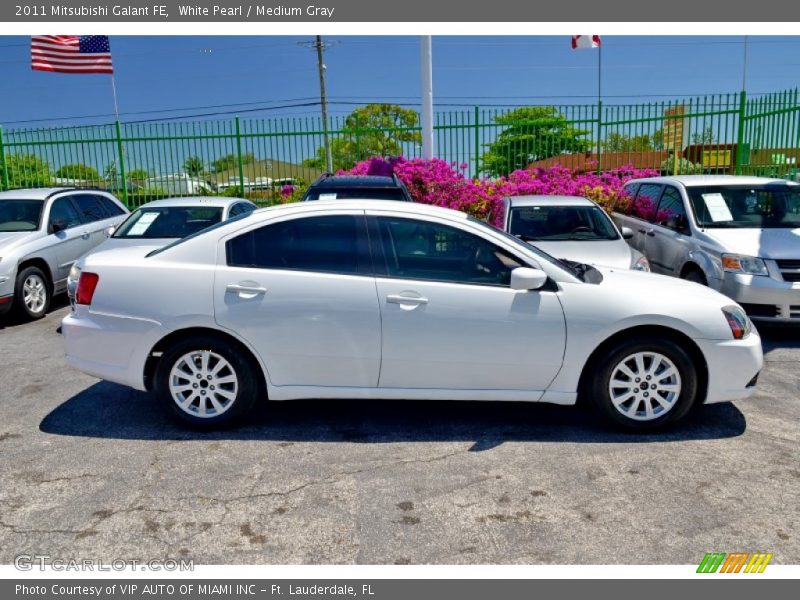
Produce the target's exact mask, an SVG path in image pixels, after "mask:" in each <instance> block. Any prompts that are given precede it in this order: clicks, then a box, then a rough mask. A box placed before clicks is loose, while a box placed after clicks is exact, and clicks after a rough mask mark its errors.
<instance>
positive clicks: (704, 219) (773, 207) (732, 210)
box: [686, 183, 800, 229]
mask: <svg viewBox="0 0 800 600" xmlns="http://www.w3.org/2000/svg"><path fill="white" fill-rule="evenodd" d="M686 189H687V192H688V194H689V199H690V200H691V204H692V209H693V210H694V214H695V218H696V219H697V224H698V225H699V226H700V227H704V228H709V229H713V228H731V229H733V228H741V229H745V228H749V229H794V228H796V227H800V186H795V185H789V184H783V183H768V184H764V185H755V186H752V185H750V186H742V185H710V186H702V187H688V188H686Z"/></svg>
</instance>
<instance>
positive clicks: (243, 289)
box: [225, 283, 267, 296]
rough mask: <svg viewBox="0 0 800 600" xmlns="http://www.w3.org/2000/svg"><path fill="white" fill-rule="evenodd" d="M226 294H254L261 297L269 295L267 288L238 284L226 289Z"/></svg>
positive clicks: (229, 285)
mask: <svg viewBox="0 0 800 600" xmlns="http://www.w3.org/2000/svg"><path fill="white" fill-rule="evenodd" d="M225 292H226V293H229V294H252V295H254V296H260V295H261V294H266V293H267V288H265V287H260V286H257V285H241V284H238V283H230V284H228V285H227V286H226V287H225Z"/></svg>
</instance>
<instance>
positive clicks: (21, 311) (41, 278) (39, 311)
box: [14, 266, 53, 320]
mask: <svg viewBox="0 0 800 600" xmlns="http://www.w3.org/2000/svg"><path fill="white" fill-rule="evenodd" d="M26 282H27V283H29V284H35V285H36V287H37V290H38V291H37V297H36V300H35V301H31V302H30V304H28V303H26V302H25V284H26ZM52 298H53V285H52V284H51V283H50V278H49V277H48V276H47V275H46V274H45V273H44V271H42V270H41V269H40V268H39V267H34V266H30V267H25V268H24V269H22V270H21V271H20V272H19V273H18V274H17V281H16V283H15V285H14V310H15V311H16V312H17V314H18V315H19V316H20V317H22V318H23V319H28V320H35V319H41V318H42V317H44V316H45V315H46V314H47V311H48V309H49V308H50V300H52Z"/></svg>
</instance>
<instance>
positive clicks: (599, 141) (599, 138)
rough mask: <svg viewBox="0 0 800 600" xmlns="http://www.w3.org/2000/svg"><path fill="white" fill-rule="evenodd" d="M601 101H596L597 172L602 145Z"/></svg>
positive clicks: (598, 172)
mask: <svg viewBox="0 0 800 600" xmlns="http://www.w3.org/2000/svg"><path fill="white" fill-rule="evenodd" d="M602 140H603V101H602V100H598V101H597V174H598V175H599V174H600V173H601V172H602V169H601V168H600V161H601V160H602V156H601V150H600V149H601V148H602V146H603V142H602Z"/></svg>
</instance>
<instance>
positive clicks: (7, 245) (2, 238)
mask: <svg viewBox="0 0 800 600" xmlns="http://www.w3.org/2000/svg"><path fill="white" fill-rule="evenodd" d="M37 233H38V232H36V231H7V232H0V256H3V251H8V250H11V249H12V248H15V247H16V246H19V245H22V244H24V243H25V242H26V241H27V240H28V239H30V238H32V237H34V236H35V235H36V234H37Z"/></svg>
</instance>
